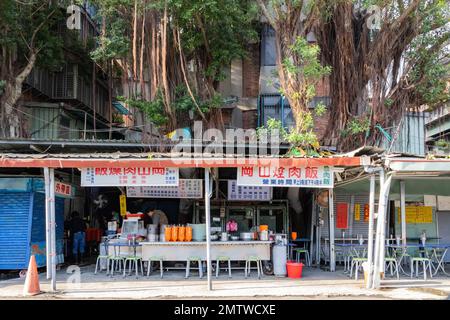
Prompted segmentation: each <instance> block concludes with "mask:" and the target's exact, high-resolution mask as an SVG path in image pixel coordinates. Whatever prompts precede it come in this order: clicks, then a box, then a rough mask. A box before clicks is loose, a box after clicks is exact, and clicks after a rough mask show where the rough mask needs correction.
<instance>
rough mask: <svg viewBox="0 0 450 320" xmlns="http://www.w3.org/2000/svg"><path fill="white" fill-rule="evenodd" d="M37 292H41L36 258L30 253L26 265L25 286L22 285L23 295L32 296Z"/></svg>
mask: <svg viewBox="0 0 450 320" xmlns="http://www.w3.org/2000/svg"><path fill="white" fill-rule="evenodd" d="M39 293H41V290H40V288H39V274H38V270H37V265H36V258H35V257H34V255H32V256H31V257H30V264H29V265H28V270H27V277H26V279H25V286H24V287H23V295H24V296H34V295H37V294H39Z"/></svg>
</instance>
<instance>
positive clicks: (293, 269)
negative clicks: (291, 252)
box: [286, 261, 304, 279]
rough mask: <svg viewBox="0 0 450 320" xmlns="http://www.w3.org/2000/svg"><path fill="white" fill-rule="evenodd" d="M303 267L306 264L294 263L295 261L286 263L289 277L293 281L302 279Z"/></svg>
mask: <svg viewBox="0 0 450 320" xmlns="http://www.w3.org/2000/svg"><path fill="white" fill-rule="evenodd" d="M303 266H304V264H303V263H301V262H294V261H288V262H286V269H287V274H288V277H289V278H293V279H298V278H301V277H302V270H303Z"/></svg>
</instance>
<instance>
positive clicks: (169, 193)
mask: <svg viewBox="0 0 450 320" xmlns="http://www.w3.org/2000/svg"><path fill="white" fill-rule="evenodd" d="M127 197H129V198H180V199H200V198H202V197H203V180H202V179H180V180H179V183H178V186H162V187H152V186H144V187H127Z"/></svg>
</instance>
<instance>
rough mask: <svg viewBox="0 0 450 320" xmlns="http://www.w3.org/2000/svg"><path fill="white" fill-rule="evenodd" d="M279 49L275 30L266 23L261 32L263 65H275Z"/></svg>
mask: <svg viewBox="0 0 450 320" xmlns="http://www.w3.org/2000/svg"><path fill="white" fill-rule="evenodd" d="M276 58H277V50H276V46H275V30H274V29H273V28H272V27H271V26H269V25H268V24H265V25H264V27H263V29H262V33H261V65H263V66H275V65H276V64H277V63H276Z"/></svg>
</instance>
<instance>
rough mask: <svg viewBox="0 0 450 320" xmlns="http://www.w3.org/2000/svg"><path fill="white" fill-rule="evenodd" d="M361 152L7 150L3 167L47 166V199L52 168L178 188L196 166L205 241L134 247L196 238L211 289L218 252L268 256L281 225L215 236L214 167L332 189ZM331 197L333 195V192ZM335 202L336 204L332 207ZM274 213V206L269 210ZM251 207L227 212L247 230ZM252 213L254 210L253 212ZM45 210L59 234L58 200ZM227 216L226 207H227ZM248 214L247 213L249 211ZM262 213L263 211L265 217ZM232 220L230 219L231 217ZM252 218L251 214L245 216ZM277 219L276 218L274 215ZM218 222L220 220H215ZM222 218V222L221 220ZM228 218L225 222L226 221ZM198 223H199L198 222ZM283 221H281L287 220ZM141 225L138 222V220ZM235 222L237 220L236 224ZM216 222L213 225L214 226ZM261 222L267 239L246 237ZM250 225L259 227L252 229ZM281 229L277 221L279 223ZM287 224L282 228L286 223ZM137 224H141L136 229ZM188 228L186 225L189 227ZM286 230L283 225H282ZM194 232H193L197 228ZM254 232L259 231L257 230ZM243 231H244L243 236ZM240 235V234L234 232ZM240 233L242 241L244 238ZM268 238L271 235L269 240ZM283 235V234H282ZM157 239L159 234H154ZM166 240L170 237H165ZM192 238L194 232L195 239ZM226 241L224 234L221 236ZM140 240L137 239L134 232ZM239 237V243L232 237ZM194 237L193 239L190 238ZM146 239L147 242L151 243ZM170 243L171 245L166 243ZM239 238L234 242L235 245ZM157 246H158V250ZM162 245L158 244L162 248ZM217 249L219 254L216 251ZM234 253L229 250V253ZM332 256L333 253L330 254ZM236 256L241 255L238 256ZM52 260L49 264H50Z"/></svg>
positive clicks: (266, 180)
mask: <svg viewBox="0 0 450 320" xmlns="http://www.w3.org/2000/svg"><path fill="white" fill-rule="evenodd" d="M362 162H363V161H362V160H361V158H360V157H355V156H352V155H351V156H345V157H330V158H320V159H316V158H282V157H278V156H266V157H263V158H258V157H253V158H252V157H241V158H240V157H235V158H232V157H231V158H214V159H206V158H205V157H201V158H198V159H197V158H186V157H181V155H180V156H178V157H177V156H176V155H171V157H170V158H169V157H167V156H161V155H158V154H149V153H142V154H125V153H124V154H121V153H114V154H96V155H95V157H92V155H91V154H86V155H82V154H77V155H74V156H72V155H64V156H61V155H50V154H47V155H40V156H39V158H33V157H27V156H23V157H15V158H11V157H8V156H7V155H6V156H5V157H4V158H2V159H1V161H0V165H1V166H3V167H27V168H35V167H39V168H44V169H45V170H44V172H45V173H46V177H48V179H46V181H45V185H46V197H47V198H48V199H51V200H52V199H54V197H55V193H54V190H53V189H52V188H48V186H50V185H52V183H53V182H54V168H77V169H79V170H80V171H81V186H82V187H122V189H123V187H126V188H128V187H158V188H163V187H176V188H177V189H180V188H179V185H180V184H179V183H180V177H179V169H180V168H191V169H192V168H196V169H195V170H197V171H198V172H197V173H198V174H199V175H200V176H202V179H201V181H202V182H201V184H202V186H203V190H202V198H204V212H205V228H204V230H205V232H206V237H205V239H204V240H203V241H164V242H161V241H159V239H158V242H159V244H158V245H155V243H158V242H157V241H140V245H139V246H131V247H130V248H132V249H133V250H136V252H137V254H139V250H140V251H141V252H140V254H141V255H143V258H144V259H145V257H146V256H145V255H146V254H145V253H144V251H145V250H148V249H147V248H152V247H153V248H158V246H163V245H166V248H167V246H174V245H175V246H178V247H183V246H185V244H188V245H187V246H186V247H191V246H192V245H193V243H198V244H195V245H196V246H197V255H201V256H202V259H203V258H206V261H205V262H206V266H207V272H208V277H207V278H208V288H209V289H211V288H212V286H211V269H212V264H211V261H212V260H213V258H214V256H215V255H216V254H218V253H219V252H220V250H225V249H224V248H226V247H229V248H233V246H241V249H240V250H236V251H241V250H242V248H251V250H260V249H257V248H260V247H264V246H265V248H266V249H264V250H263V251H261V252H258V254H259V255H260V258H261V259H266V258H268V256H269V254H270V251H269V250H268V249H267V248H268V247H269V246H268V243H270V241H272V240H275V241H277V236H279V234H278V233H275V232H278V230H272V231H273V235H274V238H271V237H269V238H267V236H268V234H269V231H270V230H268V229H269V227H267V228H266V227H264V228H260V226H261V225H267V226H268V225H270V220H271V219H272V218H270V213H269V215H268V220H269V222H264V224H263V223H262V221H256V225H254V224H253V223H254V222H253V223H252V224H251V225H250V224H249V225H248V227H249V228H250V230H249V231H250V232H240V231H238V234H239V238H238V240H235V239H236V238H234V239H231V240H230V239H226V238H224V241H217V242H215V241H211V240H212V239H211V233H210V231H211V225H212V224H213V223H212V222H215V221H213V220H212V219H211V218H210V213H211V210H210V200H211V196H212V179H211V178H212V176H213V174H214V170H212V169H214V168H236V169H237V182H236V184H237V185H238V186H247V187H248V186H253V187H300V188H301V187H303V188H326V189H330V190H332V188H333V167H336V166H338V167H339V166H344V167H349V166H360V165H361V164H362ZM330 199H332V195H330ZM330 207H332V206H330ZM269 212H270V210H269ZM134 213H137V212H134ZM248 213H249V212H247V211H245V213H244V212H241V213H240V214H239V215H234V216H233V214H234V213H233V212H229V217H228V218H234V219H233V220H234V221H235V222H236V224H237V225H238V227H239V223H241V225H240V226H241V229H243V227H244V224H243V221H239V220H240V219H239V218H240V217H239V216H241V217H242V216H244V217H245V216H246V215H247V214H248ZM253 213H254V211H253ZM46 215H47V216H48V217H49V219H48V222H47V227H48V228H49V230H50V232H49V234H50V235H54V234H55V228H54V226H55V223H54V222H53V221H54V202H53V201H49V206H48V208H46ZM225 215H226V212H225ZM248 216H249V214H248ZM261 217H262V215H260V219H261ZM330 219H334V214H333V212H331V211H330ZM230 220H231V219H230ZM247 220H248V219H247ZM275 220H276V219H275ZM216 222H217V221H216ZM219 222H220V221H219ZM228 222H229V221H227V223H228ZM194 224H197V223H194ZM283 224H284V223H281V225H283ZM138 225H139V223H138ZM233 225H234V223H233ZM213 227H215V226H213ZM258 227H259V231H260V234H261V236H262V239H264V240H254V238H253V239H247V238H246V237H247V236H249V234H251V233H252V232H251V231H256V230H257V228H258ZM251 228H256V229H253V230H251ZM275 228H276V229H278V223H276V226H275ZM283 228H284V227H283ZM138 229H139V228H138ZM185 230H186V229H185ZM234 230H235V229H234V228H232V229H230V233H232V232H236V231H234ZM281 230H282V231H283V229H281ZM193 233H194V232H193ZM253 234H255V233H254V232H253ZM241 235H242V236H241ZM233 236H234V237H236V235H233ZM241 238H242V240H241ZM330 238H331V239H330V240H331V243H332V246H331V249H330V251H333V243H334V235H333V234H331V235H330ZM53 239H55V237H54V236H52V237H50V236H47V242H49V243H51V250H50V253H51V256H52V259H51V260H52V261H51V269H49V270H50V272H49V273H48V275H47V277H48V278H49V279H51V280H52V281H51V289H52V290H56V270H55V266H56V259H53V257H55V256H56V254H55V253H56V249H55V247H56V246H55V245H54V240H53ZM266 239H268V240H266ZM278 239H280V237H278ZM129 240H130V239H128V236H127V238H126V239H124V238H123V237H122V238H121V237H119V238H118V239H117V240H116V241H118V242H124V241H125V242H126V241H129ZM155 240H156V239H155ZM164 240H166V239H164ZM192 240H194V234H193V239H192ZM221 240H222V238H221ZM136 241H137V242H139V240H138V239H137V237H136ZM233 241H235V242H233ZM190 242H192V243H190ZM147 243H148V244H147ZM166 243H167V244H166ZM235 243H236V244H235ZM155 250H156V249H155ZM158 250H159V249H158ZM216 250H217V252H218V253H215V252H216ZM169 251H170V250H164V252H165V254H169ZM227 254H228V255H231V253H227ZM284 255H285V254H284ZM331 256H332V257H333V255H331ZM235 257H236V258H239V259H241V258H242V257H241V256H239V255H237V256H235ZM47 264H48V265H50V264H49V263H47Z"/></svg>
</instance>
